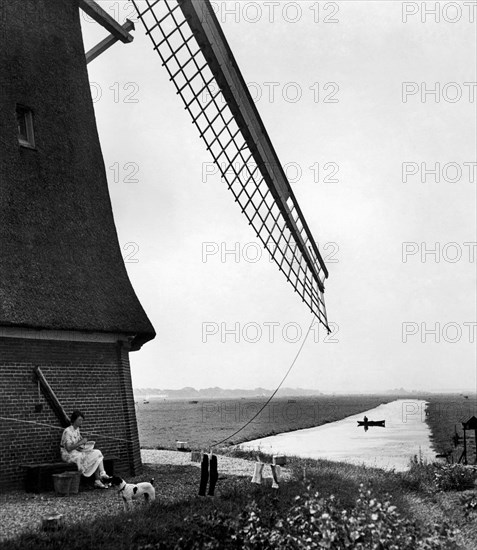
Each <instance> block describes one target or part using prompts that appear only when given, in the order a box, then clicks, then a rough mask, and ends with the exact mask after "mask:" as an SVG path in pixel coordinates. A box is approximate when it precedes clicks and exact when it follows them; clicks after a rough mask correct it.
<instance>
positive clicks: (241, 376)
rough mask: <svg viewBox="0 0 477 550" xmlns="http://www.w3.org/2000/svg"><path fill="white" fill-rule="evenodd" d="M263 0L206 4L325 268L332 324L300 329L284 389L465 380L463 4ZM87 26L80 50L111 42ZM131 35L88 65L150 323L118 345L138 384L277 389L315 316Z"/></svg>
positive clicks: (125, 11)
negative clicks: (124, 346)
mask: <svg viewBox="0 0 477 550" xmlns="http://www.w3.org/2000/svg"><path fill="white" fill-rule="evenodd" d="M273 4H275V3H273V2H240V3H239V2H213V5H214V6H215V8H216V10H217V12H218V17H219V20H220V21H221V23H222V27H223V30H224V33H225V35H226V37H227V39H228V41H229V44H230V46H231V48H232V51H233V52H234V55H235V58H236V60H237V62H238V64H239V67H240V69H241V71H242V74H243V76H244V79H245V81H246V82H247V83H250V90H251V93H252V96H253V97H254V98H256V104H257V107H258V110H259V112H260V114H261V116H262V118H263V121H264V123H265V126H266V128H267V130H268V133H269V135H270V138H271V140H272V143H273V144H274V147H275V149H276V151H277V154H278V156H279V158H280V160H281V162H282V164H284V165H286V167H287V173H288V175H289V178H290V179H291V182H292V187H293V190H294V192H295V195H296V197H297V199H298V201H299V203H300V205H301V207H302V211H303V213H304V215H305V218H306V220H307V222H308V224H309V226H310V229H311V231H312V233H313V234H314V236H315V239H316V241H317V242H318V243H319V245H320V248H321V250H322V254H323V256H324V258H325V261H326V262H327V265H328V269H329V273H330V276H329V279H328V280H327V282H326V292H325V298H326V304H327V310H328V318H329V321H330V322H331V323H333V325H332V326H333V327H334V334H332V336H331V337H330V338H328V339H326V333H325V332H324V331H323V330H322V329H321V328H320V329H319V330H318V327H317V326H316V327H314V329H313V330H312V332H311V333H310V335H309V337H308V340H307V342H306V344H305V346H304V348H303V351H302V353H301V355H300V357H299V359H298V361H297V363H296V365H295V367H294V369H293V370H292V372H291V374H290V376H289V378H288V379H287V381H286V383H285V385H286V386H291V387H304V388H316V389H319V390H321V391H325V392H333V391H337V392H347V391H380V390H386V389H389V388H396V387H404V388H406V389H429V390H441V389H464V388H467V389H475V387H476V380H477V377H476V328H475V327H476V265H477V264H476V256H477V250H476V245H475V242H476V240H477V238H476V179H477V175H476V168H475V162H476V106H477V90H476V85H475V82H476V81H477V76H476V59H475V56H476V51H477V50H476V24H475V21H476V19H475V17H476V15H475V11H476V10H475V9H474V8H475V2H474V3H473V4H472V3H469V2H467V3H455V2H454V3H445V2H443V3H440V5H438V8H439V9H438V17H439V21H438V22H436V21H435V18H436V15H433V14H431V13H423V12H422V9H421V2H419V3H415V2H408V3H401V2H394V1H393V2H391V1H369V2H360V1H356V2H319V3H318V2H311V1H300V2H280V4H279V5H276V6H274V5H273ZM277 4H278V3H277ZM428 4H429V5H430V4H432V6H434V4H435V3H434V2H431V3H428ZM100 5H101V6H102V7H103V8H105V9H106V10H108V11H109V13H110V14H111V15H113V16H115V17H116V19H118V20H119V22H120V23H123V22H124V20H125V18H126V17H128V16H129V17H130V18H132V16H133V15H134V11H133V6H132V4H131V3H130V2H126V1H102V2H100ZM456 6H457V7H456ZM457 8H458V9H457ZM414 12H416V13H414ZM83 30H84V39H85V47H86V49H89V48H90V47H91V46H93V45H94V44H95V43H96V42H98V41H99V40H100V39H102V38H103V37H104V36H105V34H106V33H105V31H104V30H103V29H102V28H101V27H100V26H99V25H97V24H95V23H93V22H91V21H89V22H88V20H87V18H86V16H84V17H83ZM134 36H135V40H134V42H133V43H132V44H129V45H123V44H120V43H118V44H116V45H115V46H114V47H113V48H111V49H110V50H108V51H107V52H106V53H104V54H103V55H102V56H101V57H99V58H98V59H96V60H95V61H93V62H92V63H91V64H90V65H89V75H90V81H91V82H92V91H93V97H94V99H95V110H96V116H97V123H98V129H99V133H100V138H101V143H102V148H103V154H104V160H105V165H106V168H107V173H108V181H109V188H110V194H111V199H112V204H113V211H114V216H115V220H116V226H117V230H118V235H119V240H120V243H121V246H122V247H123V256H124V257H125V259H126V266H127V269H128V272H129V276H130V278H131V281H132V283H133V286H134V288H135V290H136V293H137V294H138V296H139V298H140V300H141V303H142V304H143V307H144V309H145V310H146V312H147V314H148V316H149V318H150V319H151V321H152V323H153V325H154V327H155V329H156V331H157V337H156V339H155V340H154V341H152V342H150V343H148V344H146V345H145V346H144V347H143V349H142V350H141V351H139V352H136V353H133V354H131V371H132V377H133V385H134V386H135V387H137V388H139V387H157V388H180V387H183V386H194V387H196V388H204V387H210V386H216V385H217V386H222V387H229V388H254V387H257V386H262V387H266V388H271V389H272V388H274V387H275V386H276V385H277V384H278V383H279V381H280V380H281V378H282V376H283V375H284V373H285V372H286V370H287V369H288V367H289V365H290V364H291V362H292V360H293V358H294V356H295V354H296V352H297V350H298V348H299V346H300V344H301V342H302V339H303V338H304V336H305V333H306V331H307V329H308V327H309V325H310V323H311V321H312V315H311V313H310V312H309V311H308V309H307V307H306V306H305V305H304V304H303V303H302V302H301V300H300V298H299V297H298V295H297V294H295V293H294V292H293V289H292V287H291V286H290V285H289V284H288V283H287V282H286V280H285V277H284V276H283V275H282V273H280V272H279V271H278V268H277V267H276V266H275V264H273V263H271V262H270V261H269V258H268V256H267V254H266V253H265V252H264V251H262V250H261V248H260V246H259V245H258V240H257V239H256V238H255V235H254V233H253V230H252V229H251V227H249V226H248V223H247V221H246V219H245V217H244V216H243V215H242V214H241V212H240V209H239V208H238V206H237V205H236V204H235V203H234V200H233V196H232V194H231V193H230V192H229V191H228V190H227V188H226V185H225V184H224V182H222V181H221V179H220V176H219V175H218V174H217V173H215V174H214V173H212V172H213V168H212V165H211V164H210V163H211V158H210V157H209V155H208V152H207V151H206V150H205V146H204V144H203V142H202V141H201V140H200V139H199V136H198V133H197V130H196V128H195V127H194V126H193V125H192V124H191V121H190V119H189V115H188V114H187V112H186V111H184V109H183V105H182V102H181V100H180V98H179V97H178V96H176V93H175V89H174V86H173V84H172V83H171V82H169V81H168V77H167V73H166V71H165V69H164V68H163V67H162V66H161V63H160V59H159V56H158V55H157V54H156V53H155V52H154V51H152V45H151V43H150V40H149V38H148V37H146V36H145V35H144V31H143V27H142V24H141V23H140V22H138V23H137V25H136V31H135V32H134ZM403 83H407V84H403ZM436 83H437V88H436ZM466 83H467V84H466ZM472 83H474V84H472ZM403 89H404V95H403ZM432 89H436V90H437V96H436V94H433V93H432ZM436 97H437V98H438V101H436ZM436 163H439V164H438V172H439V179H440V181H436V176H435V174H432V173H430V172H428V173H427V174H426V173H425V170H426V169H427V170H428V171H431V170H433V169H434V168H435V165H436ZM472 163H474V164H472ZM318 166H319V171H318ZM422 179H424V180H425V181H421V180H422ZM134 180H137V181H134ZM318 180H319V181H318ZM403 180H404V181H403ZM236 243H237V244H236ZM436 243H437V244H436ZM466 243H467V244H466ZM233 250H235V251H236V253H237V254H234V253H232V252H230V251H233ZM432 250H435V251H436V252H435V253H432ZM226 251H229V253H228V254H225V252H226ZM206 252H208V253H209V254H208V255H206V254H205V253H206ZM257 255H258V256H259V257H258V258H257ZM260 256H261V257H260ZM134 260H137V261H134ZM235 329H238V331H237V332H236V334H235V335H234V334H233V331H234V330H235ZM435 329H437V332H432V331H433V330H434V331H435ZM226 331H228V332H226ZM236 340H238V342H237V341H236ZM436 340H439V341H436Z"/></svg>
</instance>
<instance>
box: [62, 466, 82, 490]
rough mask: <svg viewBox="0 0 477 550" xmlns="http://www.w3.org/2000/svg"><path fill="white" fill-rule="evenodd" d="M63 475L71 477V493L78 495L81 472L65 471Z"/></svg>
mask: <svg viewBox="0 0 477 550" xmlns="http://www.w3.org/2000/svg"><path fill="white" fill-rule="evenodd" d="M63 475H65V476H69V477H70V478H71V485H70V495H77V494H78V493H79V487H80V481H81V472H65V473H64V474H63Z"/></svg>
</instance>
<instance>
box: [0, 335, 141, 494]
mask: <svg viewBox="0 0 477 550" xmlns="http://www.w3.org/2000/svg"><path fill="white" fill-rule="evenodd" d="M35 366H38V367H40V368H41V370H42V372H43V374H44V376H45V378H46V380H47V381H48V383H49V384H50V386H51V388H52V389H53V391H54V392H55V394H56V396H57V398H58V399H59V401H60V403H61V404H62V406H63V408H64V409H65V411H66V413H67V414H68V415H70V414H71V412H72V411H73V410H74V409H79V410H82V411H83V412H84V413H85V415H86V418H85V422H84V423H83V428H82V433H83V434H84V435H85V436H86V437H88V439H92V440H94V441H96V447H97V448H98V449H100V450H101V451H102V452H103V454H107V455H112V454H114V455H117V456H118V457H119V461H118V463H117V471H118V472H122V473H124V474H125V475H134V474H137V473H140V470H141V458H140V450H139V437H138V432H137V424H136V413H135V407H134V398H133V393H132V384H131V374H130V367H129V351H128V348H127V345H125V344H124V343H122V342H118V343H117V344H113V343H108V344H106V343H95V342H67V341H51V340H30V339H21V338H0V417H2V418H0V489H6V488H13V487H21V486H22V482H23V472H24V471H23V468H22V466H21V465H22V464H24V463H27V462H35V463H38V462H50V461H58V460H60V454H59V442H60V438H61V433H62V427H61V423H60V421H59V420H58V418H57V417H56V415H55V414H54V412H53V410H52V409H51V407H50V405H49V404H48V402H47V400H46V398H45V396H44V395H43V393H41V392H40V398H38V384H37V379H36V377H35V375H34V372H33V370H34V367H35ZM37 403H41V404H43V410H42V412H39V413H37V412H35V405H36V404H37ZM4 418H9V419H11V420H5V419H4Z"/></svg>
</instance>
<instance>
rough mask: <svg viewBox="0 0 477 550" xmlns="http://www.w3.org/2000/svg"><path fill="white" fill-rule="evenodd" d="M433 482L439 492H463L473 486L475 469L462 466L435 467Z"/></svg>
mask: <svg viewBox="0 0 477 550" xmlns="http://www.w3.org/2000/svg"><path fill="white" fill-rule="evenodd" d="M434 482H435V484H436V487H437V488H438V489H439V490H441V491H463V490H465V489H470V488H471V487H473V486H474V482H475V469H474V468H472V467H469V466H463V465H462V464H446V465H442V466H441V465H437V464H436V465H435V472H434Z"/></svg>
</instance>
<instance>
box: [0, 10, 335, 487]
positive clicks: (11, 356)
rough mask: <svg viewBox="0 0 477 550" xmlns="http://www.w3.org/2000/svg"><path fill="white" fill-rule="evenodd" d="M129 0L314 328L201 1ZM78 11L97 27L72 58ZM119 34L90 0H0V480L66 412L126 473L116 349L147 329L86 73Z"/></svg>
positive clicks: (313, 258) (245, 98)
mask: <svg viewBox="0 0 477 550" xmlns="http://www.w3.org/2000/svg"><path fill="white" fill-rule="evenodd" d="M133 4H134V6H135V8H136V10H137V13H138V17H139V18H140V20H141V22H142V24H143V25H144V27H145V30H146V34H147V35H148V36H149V37H150V39H151V41H152V44H153V49H154V50H155V51H156V52H157V53H158V54H159V56H160V58H161V61H162V64H163V65H164V67H165V69H166V70H167V71H168V74H169V77H170V80H171V81H172V82H173V84H174V86H175V88H176V92H177V94H178V95H180V97H181V98H182V101H183V102H184V105H185V108H186V110H187V111H188V112H189V114H190V116H191V117H192V121H193V122H194V124H195V125H196V127H197V129H198V131H199V135H200V137H201V138H202V139H203V140H204V142H205V144H206V148H207V150H208V152H209V153H210V154H211V155H212V157H213V159H214V162H215V163H216V164H217V166H218V168H219V170H220V172H221V174H222V176H223V179H224V181H225V182H226V183H227V186H228V188H229V189H230V191H231V192H232V194H233V196H234V199H235V201H236V202H237V203H238V205H239V206H240V208H241V210H242V212H243V214H244V215H245V217H246V219H247V220H248V222H249V224H250V225H251V226H252V228H253V229H254V231H255V233H256V235H257V236H258V238H259V239H260V240H261V242H262V243H263V245H264V246H265V247H266V249H267V250H268V251H269V252H270V254H271V256H272V258H273V259H274V261H275V262H276V263H277V265H278V267H279V269H280V271H282V272H283V273H284V275H285V277H286V279H287V280H288V281H289V282H290V284H291V285H292V286H293V288H294V290H295V291H296V292H297V293H298V294H299V296H300V297H301V299H302V300H303V301H304V302H305V303H306V304H307V306H308V307H309V309H310V310H311V311H312V312H313V314H314V315H315V316H316V317H317V319H318V320H319V322H320V323H322V324H323V325H324V326H325V327H326V328H328V322H327V317H326V308H325V303H324V297H323V293H324V281H325V279H326V278H327V277H328V271H327V269H326V266H325V264H324V261H323V259H322V257H321V255H320V252H319V250H318V247H317V245H316V243H315V241H314V239H313V236H312V234H311V231H310V229H309V227H308V225H307V223H306V221H305V219H304V217H303V214H302V212H301V209H300V207H299V205H298V203H297V200H296V198H295V196H294V194H293V191H292V189H291V187H290V185H289V183H288V180H287V178H286V175H285V173H284V170H283V168H282V167H281V164H280V162H279V160H278V157H277V155H276V152H275V150H274V148H273V145H272V143H271V140H270V138H269V136H268V134H267V131H266V129H265V127H264V125H263V122H262V120H261V118H260V115H259V113H258V111H257V109H256V107H255V105H254V102H253V100H252V98H251V96H250V93H249V92H248V89H247V87H246V85H245V81H244V79H243V77H242V75H241V73H240V70H239V68H238V66H237V63H236V62H235V59H234V57H233V54H232V52H231V50H230V48H229V46H228V44H227V41H226V39H225V36H224V34H223V32H222V30H221V28H220V25H219V23H218V21H217V19H216V17H215V15H214V13H213V10H212V8H211V5H210V3H209V2H208V1H204V0H155V1H150V0H146V1H145V2H142V1H141V2H140V1H136V0H133ZM78 8H80V9H82V10H83V11H84V12H85V13H87V14H88V15H89V16H90V17H92V18H93V19H94V20H95V21H96V22H97V23H98V24H100V25H102V26H103V27H104V28H105V29H106V30H107V31H108V32H109V36H108V37H107V38H106V39H104V40H103V41H101V42H100V43H99V44H98V45H97V46H95V47H94V48H93V49H92V50H90V51H89V52H86V55H85V52H84V46H83V41H82V35H81V27H80V18H79V9H78ZM133 29H134V25H133V24H132V23H131V22H130V21H126V23H125V24H124V25H120V24H119V23H117V22H116V21H115V20H114V19H113V18H112V17H111V16H110V15H109V14H108V13H106V12H105V11H104V10H103V9H102V8H101V7H100V6H99V5H98V4H97V3H96V2H94V1H93V0H72V1H68V2H65V0H25V1H23V2H21V3H20V2H11V1H10V0H0V52H1V53H0V91H1V93H0V182H1V183H0V185H1V187H0V216H1V219H2V223H1V226H0V374H1V379H2V384H1V386H0V437H1V438H2V441H8V446H7V447H6V451H5V452H2V453H1V454H0V472H1V473H0V475H1V477H0V486H1V487H7V486H12V485H15V484H16V485H18V484H19V483H20V482H21V480H22V476H23V471H22V463H25V462H48V461H54V460H55V459H57V455H58V441H59V433H58V429H61V427H62V426H63V425H64V424H65V423H66V421H67V420H66V418H65V417H66V414H67V412H71V410H72V409H73V408H78V407H81V408H84V409H85V410H86V412H87V419H88V429H89V430H91V431H92V433H94V434H95V435H94V439H95V440H96V441H97V442H98V446H101V448H102V450H103V451H104V452H106V453H108V452H109V453H113V454H115V455H117V457H118V460H117V467H118V470H120V471H123V472H125V473H130V474H135V473H138V472H139V471H140V468H141V459H140V450H139V440H138V433H137V425H136V416H135V408H134V399H133V394H132V385H131V375H130V366H129V352H130V351H136V350H139V349H140V348H141V346H142V345H143V344H145V343H146V342H148V341H149V340H151V339H152V338H154V336H155V332H154V329H153V327H152V325H151V323H150V321H149V319H148V318H147V315H146V313H145V312H144V310H143V308H142V306H141V304H140V303H139V300H138V298H137V296H136V294H135V292H134V290H133V288H132V286H131V283H130V281H129V279H128V276H127V273H126V270H125V266H124V262H123V259H122V257H121V252H120V247H119V243H118V238H117V233H116V228H115V225H114V219H113V214H112V209H111V203H110V198H109V193H108V188H107V180H106V174H105V168H104V162H103V158H102V153H101V148H100V144H99V138H98V133H97V128H96V122H95V117H94V109H93V103H92V99H91V92H90V87H89V82H88V74H87V69H86V65H87V63H88V62H91V61H92V60H94V59H95V58H96V57H97V56H99V55H101V54H102V53H103V52H104V51H106V50H107V49H108V48H109V47H111V46H112V45H113V44H115V43H116V42H118V41H120V42H122V43H124V44H128V43H131V42H132V40H133V37H132V35H131V34H130V33H131V31H132V30H133ZM152 64H153V61H152V60H151V65H152ZM204 92H207V93H208V99H207V101H205V102H204V101H203V100H202V98H203V97H204ZM43 402H45V404H46V405H48V406H44V407H43V406H42V405H43ZM2 449H3V448H2Z"/></svg>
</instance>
